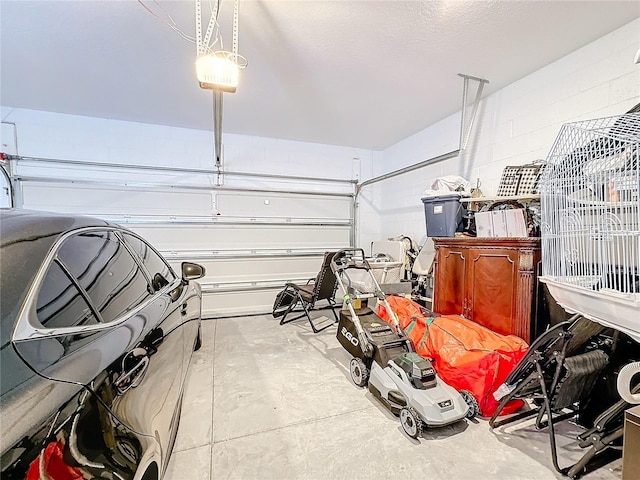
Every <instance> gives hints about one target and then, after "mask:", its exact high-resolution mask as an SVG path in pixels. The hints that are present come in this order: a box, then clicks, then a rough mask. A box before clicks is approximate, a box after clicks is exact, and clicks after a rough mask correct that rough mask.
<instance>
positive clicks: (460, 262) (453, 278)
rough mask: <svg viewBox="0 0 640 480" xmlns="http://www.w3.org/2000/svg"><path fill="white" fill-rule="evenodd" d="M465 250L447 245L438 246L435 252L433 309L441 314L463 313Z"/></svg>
mask: <svg viewBox="0 0 640 480" xmlns="http://www.w3.org/2000/svg"><path fill="white" fill-rule="evenodd" d="M466 253H467V251H466V250H465V249H456V248H448V247H440V248H438V252H437V254H436V257H437V261H438V267H437V268H436V279H435V285H434V288H435V292H434V305H433V310H434V312H437V313H439V314H442V315H463V314H464V306H465V303H466V302H465V296H466V288H465V278H466V273H467V260H466V257H465V255H466Z"/></svg>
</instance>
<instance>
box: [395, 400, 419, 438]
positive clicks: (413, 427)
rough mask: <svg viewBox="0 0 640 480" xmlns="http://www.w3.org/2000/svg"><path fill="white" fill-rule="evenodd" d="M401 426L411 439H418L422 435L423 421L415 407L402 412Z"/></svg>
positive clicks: (406, 408) (404, 409)
mask: <svg viewBox="0 0 640 480" xmlns="http://www.w3.org/2000/svg"><path fill="white" fill-rule="evenodd" d="M400 424H401V425H402V429H403V430H404V432H405V433H406V434H407V435H409V436H410V437H411V438H418V437H419V436H420V435H421V434H422V419H421V418H420V416H419V415H418V412H416V410H415V409H414V408H413V407H405V408H403V409H402V410H400Z"/></svg>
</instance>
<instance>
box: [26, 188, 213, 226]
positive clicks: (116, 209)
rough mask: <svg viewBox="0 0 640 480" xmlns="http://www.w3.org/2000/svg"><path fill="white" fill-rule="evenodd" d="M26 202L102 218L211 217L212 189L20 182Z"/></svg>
mask: <svg viewBox="0 0 640 480" xmlns="http://www.w3.org/2000/svg"><path fill="white" fill-rule="evenodd" d="M20 188H21V191H22V204H23V206H24V207H25V208H32V209H34V210H49V211H54V212H68V213H79V214H85V215H95V216H99V217H102V218H110V217H112V218H118V219H122V218H126V216H135V217H141V216H142V217H166V218H168V217H171V216H185V215H187V216H206V217H209V216H211V210H212V203H213V195H212V193H211V192H206V191H203V192H193V191H185V190H179V189H172V190H156V189H149V188H126V189H125V188H123V187H118V186H104V185H100V184H98V183H97V182H96V183H94V184H93V185H83V184H77V183H52V182H35V181H24V182H20Z"/></svg>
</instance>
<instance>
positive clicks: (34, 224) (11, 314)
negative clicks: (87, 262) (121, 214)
mask: <svg viewBox="0 0 640 480" xmlns="http://www.w3.org/2000/svg"><path fill="white" fill-rule="evenodd" d="M109 225H110V226H115V225H114V224H111V223H109V222H107V221H105V220H100V219H97V218H91V217H84V216H80V215H69V214H57V213H51V212H40V211H35V210H23V209H0V258H1V260H2V261H0V299H1V301H2V318H1V324H0V326H1V330H2V335H1V336H2V344H4V343H5V341H6V340H7V338H5V337H6V335H8V334H9V333H10V332H11V330H12V326H13V321H14V319H15V317H16V316H17V314H18V311H19V309H20V306H21V305H22V302H23V301H24V297H25V295H26V293H27V290H28V288H29V286H30V285H31V282H32V281H33V278H34V277H35V275H36V273H37V272H38V270H39V269H40V266H41V265H42V262H43V261H44V259H45V258H46V256H47V254H48V253H49V251H50V250H51V248H52V247H53V245H54V244H55V242H56V241H57V240H58V239H59V238H60V236H62V235H63V234H65V233H66V232H69V231H71V230H75V229H77V228H82V227H91V226H109Z"/></svg>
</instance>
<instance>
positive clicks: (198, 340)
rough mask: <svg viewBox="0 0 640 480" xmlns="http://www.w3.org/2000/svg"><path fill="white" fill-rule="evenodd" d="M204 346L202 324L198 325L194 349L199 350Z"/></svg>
mask: <svg viewBox="0 0 640 480" xmlns="http://www.w3.org/2000/svg"><path fill="white" fill-rule="evenodd" d="M201 347H202V326H201V325H198V336H197V337H196V343H195V345H194V346H193V351H194V352H197V351H198V350H200V348H201Z"/></svg>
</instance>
